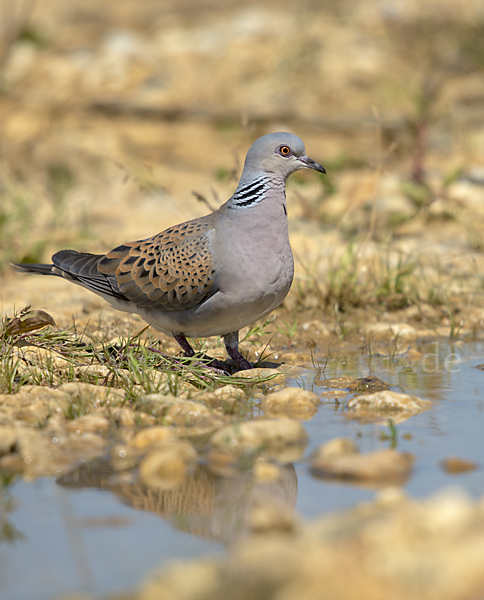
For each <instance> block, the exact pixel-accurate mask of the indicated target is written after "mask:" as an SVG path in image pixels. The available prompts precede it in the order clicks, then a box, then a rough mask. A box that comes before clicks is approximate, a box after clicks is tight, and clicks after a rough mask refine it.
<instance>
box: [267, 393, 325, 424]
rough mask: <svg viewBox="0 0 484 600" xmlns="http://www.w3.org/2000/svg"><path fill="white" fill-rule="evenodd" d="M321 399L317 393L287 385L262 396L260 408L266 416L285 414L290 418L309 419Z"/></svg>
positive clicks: (314, 412)
mask: <svg viewBox="0 0 484 600" xmlns="http://www.w3.org/2000/svg"><path fill="white" fill-rule="evenodd" d="M320 403H321V400H320V398H319V396H318V395H317V394H314V393H313V392H309V391H307V390H301V389H300V388H294V387H287V388H284V389H282V390H279V391H278V392H273V393H272V394H268V395H267V396H265V397H264V399H263V400H262V402H261V408H262V411H263V412H264V414H265V415H266V416H268V417H277V416H281V415H285V416H287V417H290V418H292V419H304V420H306V419H310V418H311V417H313V416H314V415H315V414H316V412H317V410H318V408H317V407H318V405H319V404H320Z"/></svg>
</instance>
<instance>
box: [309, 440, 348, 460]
mask: <svg viewBox="0 0 484 600" xmlns="http://www.w3.org/2000/svg"><path fill="white" fill-rule="evenodd" d="M358 452H359V450H358V448H357V447H356V444H355V443H354V442H353V440H350V439H349V438H333V439H332V440H329V442H326V443H325V444H323V445H322V446H320V447H319V448H317V449H316V450H315V451H314V454H313V457H312V458H313V459H315V460H317V459H318V458H331V457H333V456H345V455H347V454H357V453H358Z"/></svg>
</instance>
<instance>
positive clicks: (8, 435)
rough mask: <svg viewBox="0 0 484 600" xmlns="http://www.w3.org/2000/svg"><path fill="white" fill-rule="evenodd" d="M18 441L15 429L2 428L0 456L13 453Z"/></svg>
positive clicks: (0, 429) (0, 433)
mask: <svg viewBox="0 0 484 600" xmlns="http://www.w3.org/2000/svg"><path fill="white" fill-rule="evenodd" d="M16 441H17V434H16V432H15V428H14V427H0V455H2V454H8V453H9V452H11V451H12V450H13V449H14V447H15V443H16Z"/></svg>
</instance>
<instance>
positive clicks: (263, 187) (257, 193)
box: [230, 176, 269, 208]
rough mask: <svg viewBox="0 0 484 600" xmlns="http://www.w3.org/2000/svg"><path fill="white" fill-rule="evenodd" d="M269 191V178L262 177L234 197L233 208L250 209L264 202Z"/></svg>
mask: <svg viewBox="0 0 484 600" xmlns="http://www.w3.org/2000/svg"><path fill="white" fill-rule="evenodd" d="M268 189H269V178H268V177H265V176H262V177H258V178H257V179H254V181H251V182H250V183H248V184H247V185H244V186H243V187H241V188H240V189H239V190H237V191H236V192H235V194H234V195H233V196H232V199H231V202H230V204H231V205H232V207H240V208H249V207H251V206H254V205H256V204H259V202H262V200H264V198H265V196H266V193H267V190H268Z"/></svg>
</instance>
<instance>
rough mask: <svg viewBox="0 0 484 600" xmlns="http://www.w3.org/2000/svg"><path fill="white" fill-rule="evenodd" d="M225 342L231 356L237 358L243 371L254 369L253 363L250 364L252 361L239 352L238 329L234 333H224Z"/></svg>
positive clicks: (236, 360) (238, 364)
mask: <svg viewBox="0 0 484 600" xmlns="http://www.w3.org/2000/svg"><path fill="white" fill-rule="evenodd" d="M224 342H225V347H226V348H227V352H228V354H229V356H230V357H231V358H233V359H234V360H235V362H236V363H237V366H238V367H240V368H241V369H242V370H243V371H245V370H246V369H252V365H251V364H250V362H249V361H248V360H246V359H245V358H244V357H243V356H242V354H241V353H240V352H239V332H238V331H234V332H232V333H227V335H224Z"/></svg>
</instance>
